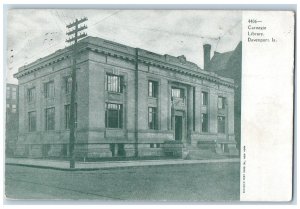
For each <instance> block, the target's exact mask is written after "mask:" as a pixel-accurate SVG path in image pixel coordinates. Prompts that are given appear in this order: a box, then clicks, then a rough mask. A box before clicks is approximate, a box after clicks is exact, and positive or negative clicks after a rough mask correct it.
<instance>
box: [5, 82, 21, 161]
mask: <svg viewBox="0 0 300 209" xmlns="http://www.w3.org/2000/svg"><path fill="white" fill-rule="evenodd" d="M18 106H19V103H18V85H16V84H9V83H8V84H6V134H5V136H6V137H5V139H6V141H5V145H6V146H5V153H6V156H8V157H12V156H14V150H15V147H16V142H17V139H18V125H19V113H18V109H19V108H18Z"/></svg>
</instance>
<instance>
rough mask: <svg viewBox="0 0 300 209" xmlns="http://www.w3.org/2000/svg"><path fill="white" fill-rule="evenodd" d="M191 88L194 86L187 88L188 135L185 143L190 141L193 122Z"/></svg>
mask: <svg viewBox="0 0 300 209" xmlns="http://www.w3.org/2000/svg"><path fill="white" fill-rule="evenodd" d="M193 89H194V87H192V86H190V87H189V88H188V92H187V93H188V95H187V131H188V137H187V143H189V144H190V143H191V134H192V132H193V124H194V115H193V101H194V96H193Z"/></svg>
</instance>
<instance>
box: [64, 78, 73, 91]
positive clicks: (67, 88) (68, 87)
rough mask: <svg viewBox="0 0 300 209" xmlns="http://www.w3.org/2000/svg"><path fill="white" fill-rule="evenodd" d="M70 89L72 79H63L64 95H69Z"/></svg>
mask: <svg viewBox="0 0 300 209" xmlns="http://www.w3.org/2000/svg"><path fill="white" fill-rule="evenodd" d="M71 89H72V77H71V76H68V77H66V78H65V90H66V94H69V93H71Z"/></svg>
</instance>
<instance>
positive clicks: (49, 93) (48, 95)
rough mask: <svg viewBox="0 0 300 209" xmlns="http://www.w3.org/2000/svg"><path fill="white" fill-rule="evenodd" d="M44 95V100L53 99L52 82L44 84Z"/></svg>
mask: <svg viewBox="0 0 300 209" xmlns="http://www.w3.org/2000/svg"><path fill="white" fill-rule="evenodd" d="M44 94H45V97H46V98H53V97H54V81H50V82H48V83H45V84H44Z"/></svg>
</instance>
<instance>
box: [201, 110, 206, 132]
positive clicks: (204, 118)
mask: <svg viewBox="0 0 300 209" xmlns="http://www.w3.org/2000/svg"><path fill="white" fill-rule="evenodd" d="M201 123H202V132H208V117H207V114H206V113H202V114H201Z"/></svg>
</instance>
